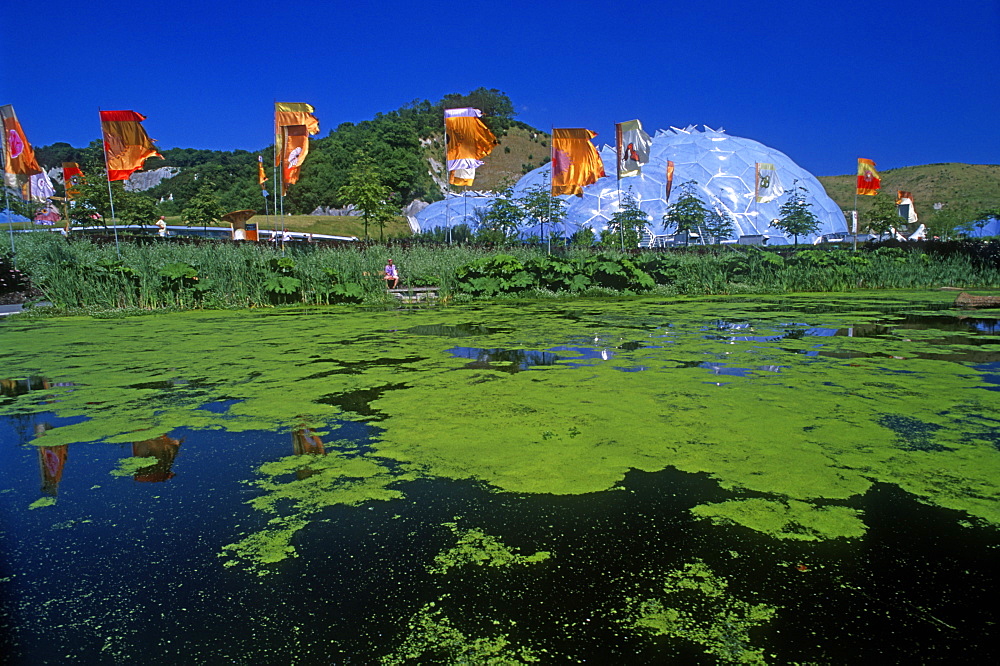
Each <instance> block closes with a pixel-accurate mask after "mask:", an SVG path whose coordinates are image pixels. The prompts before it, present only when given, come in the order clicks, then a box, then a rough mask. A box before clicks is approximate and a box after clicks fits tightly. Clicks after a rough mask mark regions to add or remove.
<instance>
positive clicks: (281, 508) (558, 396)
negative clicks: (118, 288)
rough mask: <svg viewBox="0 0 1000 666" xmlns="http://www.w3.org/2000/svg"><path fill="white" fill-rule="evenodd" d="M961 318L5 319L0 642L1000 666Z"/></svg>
mask: <svg viewBox="0 0 1000 666" xmlns="http://www.w3.org/2000/svg"><path fill="white" fill-rule="evenodd" d="M952 298H953V297H950V296H949V295H948V294H943V293H939V292H931V293H927V292H920V293H916V292H913V293H911V292H887V293H863V294H851V295H830V294H825V295H791V296H781V297H762V296H757V297H729V298H721V297H719V298H703V299H678V300H675V301H664V300H652V299H637V300H623V301H596V300H592V301H591V300H582V299H580V300H569V301H554V302H534V303H514V304H491V305H454V306H447V307H445V306H441V307H425V308H408V309H400V310H395V311H377V312H372V311H364V310H358V309H348V308H343V309H339V308H326V309H276V310H267V311H249V312H185V313H177V314H171V315H151V316H147V317H136V318H122V319H90V318H65V319H55V320H37V321H32V320H20V321H18V320H8V321H5V322H0V378H4V379H3V381H2V382H0V391H2V393H0V521H2V522H0V558H2V559H0V599H2V617H0V622H2V623H3V624H4V626H6V627H8V628H9V630H8V631H7V632H6V633H5V634H4V635H3V636H2V637H0V651H2V653H3V654H7V655H13V657H11V662H12V663H15V664H73V663H79V664H119V663H143V664H176V663H190V664H200V663H206V664H207V663H237V664H250V663H252V664H290V663H294V664H332V663H335V664H408V663H422V664H434V663H440V664H483V663H494V664H513V663H535V662H537V663H564V662H584V661H586V662H589V663H604V664H612V663H630V664H631V663H637V664H639V663H691V664H699V663H701V664H716V663H719V664H730V663H732V664H765V663H773V664H788V663H937V662H945V661H947V662H950V663H957V662H962V663H970V662H976V661H982V662H988V661H990V660H991V658H992V660H993V661H995V660H996V658H997V657H998V656H1000V650H998V648H997V646H996V641H995V639H994V638H991V635H992V636H994V637H995V630H996V626H997V622H998V621H1000V610H998V609H997V606H996V603H995V594H996V589H997V583H998V574H997V567H996V563H997V561H998V559H997V555H998V546H1000V538H998V537H1000V532H998V527H1000V494H998V488H1000V416H998V413H1000V410H998V407H1000V337H998V323H997V319H996V315H997V313H996V312H995V311H993V312H982V313H976V312H962V311H956V310H952V309H951V307H950V300H951V299H952Z"/></svg>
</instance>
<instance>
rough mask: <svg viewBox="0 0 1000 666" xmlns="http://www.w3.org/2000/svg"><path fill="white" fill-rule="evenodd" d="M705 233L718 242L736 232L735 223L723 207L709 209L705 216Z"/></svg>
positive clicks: (714, 241)
mask: <svg viewBox="0 0 1000 666" xmlns="http://www.w3.org/2000/svg"><path fill="white" fill-rule="evenodd" d="M703 228H704V230H705V233H706V234H708V235H709V236H711V237H712V242H713V243H715V244H719V243H721V242H722V241H724V240H726V239H727V238H732V237H733V234H735V233H736V223H735V221H733V216H732V214H731V213H730V212H729V211H728V210H727V209H725V208H722V207H720V208H717V209H714V210H711V211H709V213H708V215H707V216H706V217H705V226H704V227H703Z"/></svg>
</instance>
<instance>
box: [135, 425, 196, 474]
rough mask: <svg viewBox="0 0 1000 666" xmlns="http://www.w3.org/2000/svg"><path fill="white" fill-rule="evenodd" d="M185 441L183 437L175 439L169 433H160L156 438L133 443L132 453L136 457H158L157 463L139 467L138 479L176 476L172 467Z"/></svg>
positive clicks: (137, 471)
mask: <svg viewBox="0 0 1000 666" xmlns="http://www.w3.org/2000/svg"><path fill="white" fill-rule="evenodd" d="M183 443H184V440H183V439H174V438H173V437H170V436H168V435H160V436H159V437H157V438H155V439H147V440H145V441H142V442H134V443H133V444H132V455H133V456H135V457H136V458H150V457H152V458H156V463H155V464H153V465H148V466H146V467H142V468H140V469H137V470H136V472H135V476H133V477H132V478H134V479H135V480H136V481H144V482H153V483H155V482H158V481H166V480H167V479H172V478H174V473H173V472H172V471H171V470H170V468H171V467H172V466H173V464H174V458H176V457H177V451H178V450H179V449H180V448H181V444H183Z"/></svg>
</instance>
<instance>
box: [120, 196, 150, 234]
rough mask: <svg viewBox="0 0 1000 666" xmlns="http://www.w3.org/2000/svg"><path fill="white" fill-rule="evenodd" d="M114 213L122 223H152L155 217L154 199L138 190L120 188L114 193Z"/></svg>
mask: <svg viewBox="0 0 1000 666" xmlns="http://www.w3.org/2000/svg"><path fill="white" fill-rule="evenodd" d="M115 214H116V215H117V216H118V219H119V220H121V222H122V224H125V225H133V224H134V225H137V226H138V225H143V224H152V223H153V221H154V219H155V218H156V201H155V200H154V199H153V198H152V197H148V196H146V195H145V194H142V193H140V192H130V191H128V190H124V189H123V190H122V191H121V192H120V193H118V194H115Z"/></svg>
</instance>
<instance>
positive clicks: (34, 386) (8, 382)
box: [0, 376, 52, 398]
mask: <svg viewBox="0 0 1000 666" xmlns="http://www.w3.org/2000/svg"><path fill="white" fill-rule="evenodd" d="M51 386H52V382H51V381H50V380H49V379H47V378H45V377H35V376H31V377H25V378H23V379H17V378H14V377H9V378H7V379H0V395H2V396H5V397H10V398H13V397H16V396H19V395H24V394H25V393H30V392H31V391H41V390H43V389H47V388H51Z"/></svg>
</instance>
